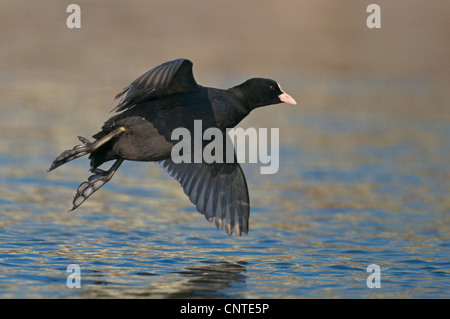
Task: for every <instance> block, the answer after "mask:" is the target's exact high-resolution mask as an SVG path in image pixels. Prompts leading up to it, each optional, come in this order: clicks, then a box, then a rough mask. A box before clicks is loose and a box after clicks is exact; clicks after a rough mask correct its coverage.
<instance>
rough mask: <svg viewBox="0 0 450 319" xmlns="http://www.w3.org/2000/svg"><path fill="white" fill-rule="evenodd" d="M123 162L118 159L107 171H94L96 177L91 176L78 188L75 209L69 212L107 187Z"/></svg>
mask: <svg viewBox="0 0 450 319" xmlns="http://www.w3.org/2000/svg"><path fill="white" fill-rule="evenodd" d="M123 161H124V160H123V159H118V160H117V161H116V162H115V163H114V164H113V166H111V168H110V169H109V170H107V171H104V170H101V169H98V168H95V169H92V170H91V172H93V173H94V175H91V176H89V178H88V180H87V181H86V182H83V183H81V184H80V186H78V189H77V193H76V194H75V197H74V199H73V207H72V209H71V210H69V212H70V211H72V210H74V209H75V208H77V207H78V206H80V205H81V204H82V203H83V202H84V201H85V200H86V199H88V198H89V196H91V195H92V194H94V193H95V192H96V191H97V190H98V189H99V188H100V187H102V186H103V185H105V184H106V183H107V182H108V181H109V180H110V179H111V178H112V177H113V175H114V174H115V173H116V171H117V169H118V168H119V166H120V164H122V162H123Z"/></svg>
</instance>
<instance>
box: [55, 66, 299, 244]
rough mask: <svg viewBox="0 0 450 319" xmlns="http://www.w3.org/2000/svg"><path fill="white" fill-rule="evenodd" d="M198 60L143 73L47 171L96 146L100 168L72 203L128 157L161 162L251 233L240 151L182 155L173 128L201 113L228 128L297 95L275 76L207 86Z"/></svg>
mask: <svg viewBox="0 0 450 319" xmlns="http://www.w3.org/2000/svg"><path fill="white" fill-rule="evenodd" d="M192 66H193V64H192V62H191V61H189V60H187V59H177V60H173V61H169V62H166V63H163V64H161V65H159V66H157V67H155V68H153V69H151V70H149V71H148V72H146V73H144V74H143V75H141V76H140V77H138V78H137V79H136V80H135V81H134V82H132V83H131V84H130V85H129V86H127V87H126V88H125V89H124V90H123V91H122V92H121V93H119V94H118V95H117V96H116V99H118V98H121V99H120V102H119V103H118V105H117V106H116V107H115V108H114V111H116V112H117V113H118V114H116V115H114V116H112V117H111V118H110V119H108V120H107V121H106V122H105V123H104V125H103V126H102V128H101V130H100V132H98V133H97V134H95V135H93V138H94V140H93V141H90V140H88V139H87V138H84V137H81V136H79V137H78V139H79V140H80V141H81V143H82V144H80V145H77V146H75V147H74V148H72V149H70V150H67V151H64V152H63V153H61V155H59V156H58V157H57V158H56V159H55V160H54V161H53V163H52V164H51V166H50V168H49V169H48V171H52V170H54V169H55V168H57V167H59V166H61V165H63V164H65V163H67V162H69V161H71V160H73V159H76V158H78V157H81V156H84V155H88V154H89V159H90V166H91V168H90V171H91V172H92V173H93V175H91V176H90V177H89V178H88V180H87V181H85V182H83V183H81V184H80V186H79V187H78V189H77V192H76V194H75V197H74V199H73V207H72V209H71V210H69V211H72V210H74V209H76V208H77V207H79V206H80V205H81V204H82V203H83V202H84V201H85V200H86V199H87V198H89V197H90V196H91V195H92V194H93V193H95V192H96V191H97V190H98V189H99V188H100V187H102V186H103V185H105V184H106V183H107V182H108V181H109V180H111V178H112V177H113V176H114V174H115V173H116V171H117V170H118V169H119V167H120V165H121V164H122V163H123V161H125V160H128V161H147V162H158V163H159V164H160V165H161V166H162V167H163V168H164V169H165V170H166V171H167V172H168V173H169V174H170V175H171V176H172V177H174V178H175V179H176V180H177V181H178V182H179V183H180V184H181V186H182V187H183V189H184V192H185V193H186V195H187V196H188V197H189V199H190V201H191V202H192V203H193V204H194V205H196V207H197V210H198V211H199V212H200V213H201V214H203V215H204V216H205V218H206V219H207V220H208V221H209V222H214V223H215V225H216V226H217V228H219V229H223V228H224V229H225V231H226V232H227V234H228V235H231V234H233V232H234V233H236V234H238V235H239V236H241V234H242V233H245V234H247V233H248V228H249V216H250V201H249V196H248V189H247V182H246V180H245V176H244V173H243V171H242V169H241V166H240V165H239V163H238V162H237V160H236V158H235V160H234V161H233V162H231V163H230V162H229V161H228V162H226V161H223V163H218V162H213V163H207V162H205V161H202V162H200V163H195V162H193V163H187V162H181V163H175V162H174V161H173V159H172V157H171V151H172V148H173V146H174V145H175V144H176V143H177V141H174V140H172V139H171V134H172V131H173V130H174V129H176V128H180V127H182V128H186V129H188V130H189V131H190V132H193V130H194V121H195V120H201V121H202V129H203V130H206V129H207V128H212V127H215V128H218V129H220V130H221V131H222V132H223V134H224V135H225V134H226V129H227V128H233V127H235V126H236V125H237V124H238V123H239V122H240V121H241V120H242V119H244V118H245V117H246V116H247V115H248V114H249V113H250V112H251V111H252V110H253V109H255V108H258V107H261V106H266V105H270V104H277V103H282V102H284V103H288V104H296V101H295V100H294V99H293V98H292V97H291V96H289V95H288V94H287V93H285V92H284V91H283V90H282V89H281V87H280V85H279V84H278V83H277V82H276V81H274V80H270V79H263V78H252V79H250V80H247V81H245V82H244V83H242V84H240V85H237V86H235V87H232V88H230V89H228V90H222V89H216V88H211V87H204V86H201V85H199V84H197V82H196V81H195V78H194V75H193V73H192ZM108 161H114V163H113V164H112V166H111V167H110V168H109V169H108V170H102V169H100V168H99V166H100V165H102V164H103V163H105V162H108Z"/></svg>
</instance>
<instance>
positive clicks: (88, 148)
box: [48, 136, 92, 172]
mask: <svg viewBox="0 0 450 319" xmlns="http://www.w3.org/2000/svg"><path fill="white" fill-rule="evenodd" d="M78 139H79V140H80V141H81V142H82V143H83V145H77V146H75V147H74V148H72V149H71V150H67V151H64V152H62V153H61V155H59V156H58V157H57V158H56V159H55V160H54V161H53V163H52V165H51V166H50V168H49V169H48V172H50V171H52V170H54V169H55V168H57V167H59V166H61V165H63V164H65V163H67V162H70V161H71V160H74V159H76V158H78V157H81V156H84V155H86V154H89V153H91V152H92V143H91V142H89V140H88V139H87V138H84V137H82V136H78Z"/></svg>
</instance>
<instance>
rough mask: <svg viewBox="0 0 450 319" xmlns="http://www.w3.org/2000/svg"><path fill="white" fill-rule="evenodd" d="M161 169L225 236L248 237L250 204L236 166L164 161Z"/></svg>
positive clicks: (244, 181)
mask: <svg viewBox="0 0 450 319" xmlns="http://www.w3.org/2000/svg"><path fill="white" fill-rule="evenodd" d="M160 165H161V166H162V167H163V168H164V169H165V170H166V171H167V172H168V173H169V174H170V175H171V176H172V177H173V178H175V179H176V180H177V181H178V182H179V183H180V184H181V186H182V187H183V189H184V192H185V193H186V195H188V196H189V199H190V200H191V202H192V203H193V204H194V205H196V207H197V210H198V211H199V212H200V213H201V214H203V215H205V218H206V219H207V220H208V221H209V222H213V221H214V222H215V224H216V226H217V228H219V229H222V228H224V227H225V231H226V232H227V234H228V235H231V234H233V231H234V232H235V233H237V234H238V235H239V236H241V234H242V233H245V234H247V233H248V219H249V216H250V202H249V197H248V189H247V182H246V180H245V176H244V173H243V172H242V169H241V166H240V165H239V163H237V162H236V163H232V164H227V163H223V164H221V163H213V164H206V163H184V162H182V163H180V164H175V163H174V162H173V161H172V160H170V159H167V160H163V161H161V162H160Z"/></svg>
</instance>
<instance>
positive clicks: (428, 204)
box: [0, 0, 450, 298]
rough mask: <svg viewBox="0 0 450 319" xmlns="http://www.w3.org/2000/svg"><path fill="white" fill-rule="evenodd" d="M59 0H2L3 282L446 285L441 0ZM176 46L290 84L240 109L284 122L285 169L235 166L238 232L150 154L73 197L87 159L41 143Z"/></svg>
mask: <svg viewBox="0 0 450 319" xmlns="http://www.w3.org/2000/svg"><path fill="white" fill-rule="evenodd" d="M73 2H74V1H50V0H46V1H22V0H18V1H7V2H4V3H2V5H1V8H0V43H1V50H0V62H1V63H0V95H1V99H0V127H1V130H0V131H1V135H0V262H1V263H2V267H1V269H0V296H1V297H6V298H16V297H19V298H23V297H26V298H28V297H79V296H82V297H89V298H99V297H154V298H165V297H210V298H211V297H212V298H213V297H220V298H228V297H229V298H247V297H253V298H254V297H256V298H259V297H266V298H299V297H338V298H345V297H377V298H383V297H400V298H404V297H431V298H433V297H438V298H439V297H447V298H448V297H449V294H448V291H449V290H448V287H449V286H450V282H449V275H450V261H449V258H448V256H449V246H450V242H449V238H450V218H449V216H448V212H449V210H450V199H449V191H450V185H449V180H450V164H449V155H450V154H449V149H450V148H449V145H450V138H449V137H450V126H449V123H450V106H449V105H450V93H449V90H448V88H449V84H450V59H449V56H450V37H449V36H448V30H449V29H450V20H449V12H450V2H449V1H445V0H434V1H420V0H408V1H406V0H398V1H386V0H378V1H361V0H347V1H332V0H314V1H313V0H295V1H293V0H291V1H289V0H281V1H265V0H258V1H253V0H249V1H234V0H230V1H206V0H193V1H127V2H124V1H116V0H110V1H82V0H78V1H75V3H76V4H78V5H79V6H80V8H81V28H80V29H69V28H68V27H67V26H66V19H67V17H68V16H69V15H70V13H67V12H66V8H67V6H68V5H69V4H71V3H73ZM372 2H374V3H377V4H378V5H379V6H380V7H381V28H380V29H369V28H368V27H367V25H366V19H367V17H368V16H369V13H367V12H366V8H367V6H368V5H369V4H370V3H372ZM181 57H183V58H188V59H190V60H191V61H193V62H194V75H195V77H196V80H197V82H198V83H199V84H201V85H205V86H214V87H219V88H229V87H232V86H234V85H237V84H240V83H241V82H243V81H245V80H247V79H248V78H251V77H269V78H273V79H275V80H277V81H278V82H279V83H280V84H281V86H282V87H283V89H284V90H285V91H286V92H288V93H289V94H290V95H292V96H293V97H294V98H295V99H296V100H297V102H298V105H296V106H291V105H281V104H280V105H277V106H270V107H266V108H261V109H258V110H256V111H254V112H252V114H250V116H249V117H248V118H247V119H245V120H244V121H243V122H242V123H241V126H242V127H244V128H245V127H250V126H253V127H265V128H270V127H278V128H280V170H279V172H278V173H277V174H276V175H260V174H259V167H255V166H254V165H245V166H244V171H245V173H246V176H247V181H248V184H249V192H250V198H251V203H252V210H251V224H250V232H249V235H248V236H244V237H242V238H237V237H236V238H235V237H228V236H226V234H225V233H224V232H223V231H218V230H216V229H215V228H214V226H213V225H210V224H209V223H208V222H207V221H205V220H204V218H203V217H202V216H201V215H199V214H198V213H196V211H195V208H194V207H192V205H191V204H190V203H189V200H188V199H187V198H186V196H185V195H184V194H183V191H182V189H181V187H179V185H178V184H177V183H176V181H174V180H172V179H171V178H170V177H168V176H166V174H165V173H164V172H163V171H162V170H161V169H160V168H159V167H158V166H157V165H155V164H151V163H126V164H125V165H123V166H122V167H121V169H120V171H119V173H118V174H116V176H115V177H114V179H113V180H112V181H111V182H110V183H108V184H107V185H105V187H104V188H102V190H101V191H99V192H98V193H96V194H95V195H94V196H93V197H92V198H90V199H89V200H88V201H87V202H86V203H85V204H83V206H84V207H83V206H82V207H81V208H79V209H78V210H77V211H75V212H73V213H71V214H67V213H66V211H67V210H68V209H69V208H70V207H71V200H72V196H73V195H74V193H75V190H76V187H77V186H78V185H79V183H81V182H82V181H83V180H85V179H86V178H87V177H88V174H89V173H88V171H87V170H88V168H89V165H88V161H87V160H86V159H78V160H77V161H74V162H71V163H70V164H68V165H67V166H63V167H61V168H59V169H57V170H55V171H54V172H51V173H46V170H47V169H48V167H49V166H50V164H51V161H52V160H53V159H54V158H55V157H56V156H58V155H59V154H60V153H61V152H62V151H63V150H66V149H70V148H72V147H73V146H74V145H75V144H77V143H78V140H77V139H76V137H77V136H78V135H81V136H85V137H88V138H89V137H90V136H91V135H92V134H94V133H96V132H97V131H98V129H99V128H100V126H101V124H102V123H103V122H104V121H106V120H107V119H108V118H109V117H110V116H111V113H109V112H110V110H111V109H112V108H113V107H114V106H115V105H116V104H115V102H114V96H115V95H116V94H117V93H119V92H121V90H122V89H123V88H124V87H126V86H127V85H128V84H129V83H131V82H132V81H133V80H134V79H135V78H137V77H138V76H139V75H141V74H142V73H144V72H145V71H147V70H149V69H150V68H153V67H155V66H157V65H159V64H161V63H163V62H166V61H169V60H172V59H176V58H181ZM72 263H78V264H80V267H81V269H82V276H83V277H82V289H68V288H67V287H66V285H65V280H66V275H67V274H66V273H65V270H66V267H67V265H68V264H72ZM371 263H376V264H378V265H380V267H381V271H382V276H383V277H382V288H381V289H368V288H367V286H366V278H367V275H368V274H367V273H366V267H367V266H368V265H369V264H371Z"/></svg>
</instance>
